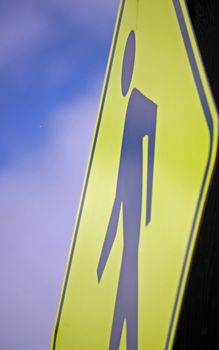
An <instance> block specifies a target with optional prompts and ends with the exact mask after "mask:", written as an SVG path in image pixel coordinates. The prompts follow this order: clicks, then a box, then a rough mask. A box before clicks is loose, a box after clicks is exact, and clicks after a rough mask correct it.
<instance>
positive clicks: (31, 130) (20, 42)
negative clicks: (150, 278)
mask: <svg viewBox="0 0 219 350" xmlns="http://www.w3.org/2000/svg"><path fill="white" fill-rule="evenodd" d="M118 3H119V1H118V0H104V1H102V0H80V1H76V0H19V1H17V0H0V126H1V127H0V223H1V224H0V225H1V227H0V277H1V284H0V310H1V312H0V349H4V350H20V349H21V350H26V349H28V350H29V349H31V350H35V349H36V350H44V349H45V350H46V349H48V348H49V342H50V337H51V332H52V328H53V323H54V318H55V313H56V308H57V303H58V298H59V294H60V287H61V283H62V279H63V273H64V268H65V264H66V258H67V253H68V249H69V244H70V239H71V235H72V229H73V224H74V219H75V214H76V210H77V206H78V201H79V196H80V191H81V186H82V181H83V177H84V172H85V167H86V162H87V158H88V153H89V148H90V143H91V138H92V133H93V128H94V124H95V119H96V113H97V108H98V102H99V96H100V92H101V87H102V82H103V78H104V72H105V68H106V63H107V58H108V53H109V49H110V43H111V38H112V34H113V28H114V24H115V19H116V13H117V9H118Z"/></svg>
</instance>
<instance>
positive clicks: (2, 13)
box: [0, 0, 118, 65]
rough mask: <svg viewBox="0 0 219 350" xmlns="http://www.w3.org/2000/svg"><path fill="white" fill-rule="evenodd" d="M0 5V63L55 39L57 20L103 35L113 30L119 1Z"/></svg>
mask: <svg viewBox="0 0 219 350" xmlns="http://www.w3.org/2000/svg"><path fill="white" fill-rule="evenodd" d="M1 7H2V8H0V43H1V44H0V65H3V64H5V63H7V62H8V61H10V60H14V59H15V58H16V57H17V56H18V55H20V54H25V53H26V52H28V50H31V49H32V48H33V47H34V45H37V44H39V42H41V43H42V42H43V41H44V40H48V38H52V39H54V38H55V36H56V35H57V28H56V27H57V23H58V21H59V20H60V19H62V20H64V21H65V22H67V23H69V26H72V36H73V33H74V32H73V31H74V28H75V26H79V27H80V28H84V29H85V30H89V32H90V33H92V32H93V34H94V36H96V37H97V38H98V37H105V35H106V34H107V33H108V31H109V30H110V29H111V31H112V29H113V24H114V22H115V17H116V10H117V7H118V0H104V1H102V0H80V1H78V0H48V1H45V2H39V1H38V0H20V1H14V0H8V2H5V3H4V5H1Z"/></svg>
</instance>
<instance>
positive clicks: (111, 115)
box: [51, 0, 218, 350]
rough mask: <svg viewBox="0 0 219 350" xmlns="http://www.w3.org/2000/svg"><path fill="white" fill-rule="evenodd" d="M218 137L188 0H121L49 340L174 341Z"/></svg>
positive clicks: (125, 345)
mask: <svg viewBox="0 0 219 350" xmlns="http://www.w3.org/2000/svg"><path fill="white" fill-rule="evenodd" d="M217 143H218V120H217V113H216V110H215V107H214V103H213V100H212V97H211V93H210V90H209V87H208V84H207V80H206V77H205V74H204V70H203V67H202V64H201V60H200V56H199V53H198V50H197V46H196V42H195V39H194V36H193V33H192V28H191V25H190V22H189V17H188V13H187V10H186V6H185V3H184V1H183V0H182V1H180V0H162V1H161V0H153V1H152V0H138V1H137V0H122V1H121V3H120V8H119V13H118V18H117V24H116V28H115V33H114V38H113V43H112V48H111V53H110V58H109V63H108V67H107V72H106V77H105V82H104V87H103V92H102V97H101V102H100V108H99V114H98V118H97V124H96V131H95V134H94V138H93V145H92V149H91V153H90V159H89V163H88V167H87V173H86V177H85V181H84V187H83V192H82V195H81V202H80V206H79V210H78V216H77V220H76V225H75V229H74V234H73V238H72V243H71V248H70V253H69V259H68V265H67V269H66V274H65V279H64V283H63V290H62V294H61V297H60V303H59V308H58V311H57V318H56V323H55V327H54V332H53V338H52V343H51V350H72V349H76V350H77V349H78V350H81V349H89V350H93V349H94V350H104V349H110V350H116V349H128V350H137V349H148V350H152V349H153V350H155V349H169V348H171V347H172V344H173V339H174V334H175V330H176V324H177V319H178V315H179V312H180V306H181V303H182V297H183V292H184V289H185V283H186V279H187V277H188V271H189V266H190V263H191V257H192V253H193V250H194V246H195V241H196V237H197V234H198V229H199V225H200V220H201V216H202V214H203V208H204V204H205V201H206V197H207V192H208V189H209V186H210V180H211V175H212V172H213V168H214V163H215V159H216V153H217ZM206 234H207V232H206Z"/></svg>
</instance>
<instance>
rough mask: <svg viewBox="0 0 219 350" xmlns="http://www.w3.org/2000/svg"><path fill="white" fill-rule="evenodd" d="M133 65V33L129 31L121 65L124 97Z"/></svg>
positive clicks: (130, 78) (129, 82)
mask: <svg viewBox="0 0 219 350" xmlns="http://www.w3.org/2000/svg"><path fill="white" fill-rule="evenodd" d="M134 63H135V33H134V31H131V32H130V34H129V36H128V39H127V42H126V47H125V52H124V57H123V65H122V94H123V96H126V94H127V92H128V90H129V87H130V84H131V80H132V75H133V70H134Z"/></svg>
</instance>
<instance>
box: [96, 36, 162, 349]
mask: <svg viewBox="0 0 219 350" xmlns="http://www.w3.org/2000/svg"><path fill="white" fill-rule="evenodd" d="M135 49H136V41H135V34H134V32H133V31H131V32H130V34H129V37H128V40H127V43H126V48H125V53H124V58H123V68H122V82H121V85H122V94H123V96H126V95H127V93H128V91H129V88H130V84H131V80H132V75H133V70H134V63H135ZM156 119H157V105H156V104H155V103H154V102H152V101H151V100H150V99H148V98H147V97H146V96H144V95H143V94H142V93H141V92H140V91H139V90H137V89H136V88H134V89H133V90H132V92H131V95H130V99H129V102H128V107H127V112H126V118H125V126H124V132H123V141H122V148H121V157H120V164H119V170H118V180H117V188H116V194H115V199H114V204H113V208H112V212H111V216H110V220H109V225H108V228H107V232H106V236H105V241H104V244H103V248H102V252H101V256H100V260H99V264H98V267H97V275H98V280H99V282H100V280H101V277H102V274H103V271H104V268H105V266H106V264H107V260H108V258H109V255H110V251H111V249H112V246H113V243H114V240H115V236H116V232H117V226H118V220H119V213H120V208H121V205H122V206H123V228H124V229H123V232H124V237H123V240H124V243H123V254H122V263H121V270H120V277H119V282H118V290H117V297H116V303H115V310H114V317H113V324H112V331H111V337H110V346H109V348H110V350H117V349H119V345H120V340H121V334H122V329H123V325H124V321H125V320H126V337H127V349H128V350H137V348H138V247H139V239H140V222H141V212H142V210H141V207H142V181H143V179H142V169H143V138H144V137H145V136H147V137H148V163H147V181H146V183H147V195H146V201H147V203H146V218H145V220H146V225H148V224H149V223H150V221H151V207H152V188H153V175H154V158H155V157H154V154H155V136H156Z"/></svg>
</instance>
